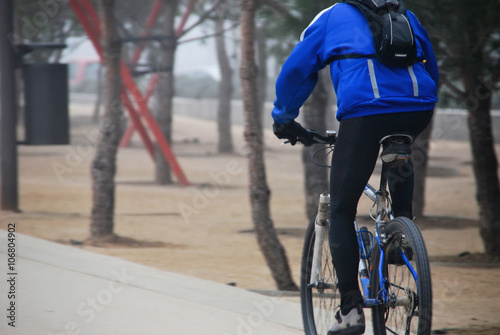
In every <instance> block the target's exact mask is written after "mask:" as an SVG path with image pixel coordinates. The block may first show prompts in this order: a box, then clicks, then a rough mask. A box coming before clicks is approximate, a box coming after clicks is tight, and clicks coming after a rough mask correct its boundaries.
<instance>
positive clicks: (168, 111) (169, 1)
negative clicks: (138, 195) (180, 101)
mask: <svg viewBox="0 0 500 335" xmlns="http://www.w3.org/2000/svg"><path fill="white" fill-rule="evenodd" d="M177 8H178V1H177V0H163V32H162V33H163V35H164V39H163V41H162V42H161V48H160V52H161V60H160V68H159V69H158V70H159V71H160V80H159V82H158V89H157V90H156V93H155V95H156V99H155V101H156V103H157V105H156V106H155V108H154V109H155V117H156V121H157V122H158V125H159V126H160V128H161V131H162V133H163V135H164V136H165V139H166V140H167V141H168V142H169V143H171V142H172V114H173V110H172V109H173V99H174V94H175V88H174V64H175V51H176V50H177V36H176V32H175V16H176V14H177ZM155 162H156V164H155V181H156V183H158V184H160V185H165V184H171V183H172V182H173V180H172V172H171V168H170V165H169V164H168V163H167V161H166V160H165V157H164V156H163V154H162V151H161V150H160V148H159V147H158V145H157V146H156V148H155Z"/></svg>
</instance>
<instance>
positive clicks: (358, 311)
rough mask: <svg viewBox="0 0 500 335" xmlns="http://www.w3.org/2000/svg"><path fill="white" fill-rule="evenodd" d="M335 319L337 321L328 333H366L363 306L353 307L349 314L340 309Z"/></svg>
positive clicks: (331, 334)
mask: <svg viewBox="0 0 500 335" xmlns="http://www.w3.org/2000/svg"><path fill="white" fill-rule="evenodd" d="M335 319H337V321H336V322H335V324H334V325H333V327H332V328H331V329H330V330H329V331H328V335H361V334H364V333H365V313H364V312H363V308H362V307H361V306H358V307H357V308H353V309H351V311H350V312H349V313H347V315H344V314H342V313H341V312H340V311H338V312H337V314H335Z"/></svg>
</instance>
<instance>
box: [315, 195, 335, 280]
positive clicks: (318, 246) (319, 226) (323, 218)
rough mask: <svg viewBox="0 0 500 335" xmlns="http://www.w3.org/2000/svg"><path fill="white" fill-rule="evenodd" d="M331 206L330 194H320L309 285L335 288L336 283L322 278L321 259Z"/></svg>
mask: <svg viewBox="0 0 500 335" xmlns="http://www.w3.org/2000/svg"><path fill="white" fill-rule="evenodd" d="M329 206H330V194H328V193H327V192H324V193H322V194H321V195H320V196H319V204H318V215H317V216H316V224H315V225H314V234H315V238H314V250H313V259H312V266H311V279H310V281H309V286H310V287H316V288H332V289H335V285H336V283H325V282H324V281H323V278H321V275H322V273H321V259H322V257H323V243H324V240H325V235H326V232H327V231H328V212H329ZM327 238H328V237H327ZM320 286H321V287H320Z"/></svg>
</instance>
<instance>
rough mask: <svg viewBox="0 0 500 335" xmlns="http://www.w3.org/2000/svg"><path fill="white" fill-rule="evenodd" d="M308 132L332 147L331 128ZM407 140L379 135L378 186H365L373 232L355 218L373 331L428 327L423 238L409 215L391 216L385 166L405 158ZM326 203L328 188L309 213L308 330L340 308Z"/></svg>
mask: <svg viewBox="0 0 500 335" xmlns="http://www.w3.org/2000/svg"><path fill="white" fill-rule="evenodd" d="M310 132H311V134H313V138H314V142H315V143H321V144H328V145H329V148H331V149H332V150H333V147H334V145H335V140H336V133H335V132H331V131H330V132H327V135H326V136H323V135H320V134H318V133H316V132H312V131H310ZM411 142H412V138H411V137H410V136H408V135H403V134H394V135H390V136H387V137H385V138H384V139H383V140H382V141H381V144H382V148H383V151H382V155H381V158H382V173H381V178H380V187H379V189H378V190H376V189H374V188H373V187H372V186H370V185H369V184H368V185H366V187H365V189H364V192H363V193H364V194H365V195H366V196H368V198H370V199H371V200H372V201H373V203H374V204H373V206H372V209H371V210H370V213H369V214H370V217H371V218H372V219H373V220H374V227H373V233H372V232H371V231H370V230H369V229H367V227H365V226H363V227H359V228H358V224H357V221H356V220H355V221H354V226H355V230H356V234H357V237H358V238H357V240H358V245H359V250H360V257H359V278H360V283H361V285H360V287H362V294H363V302H364V306H363V307H364V308H371V310H372V323H373V330H374V334H376V335H378V334H381V335H384V334H388V333H389V334H406V335H408V334H418V335H428V334H430V333H431V322H432V285H431V275H430V266H429V261H428V256H427V251H426V248H425V243H424V240H423V238H422V235H421V233H420V231H419V229H418V227H417V226H416V225H415V223H414V222H413V221H412V220H410V219H408V218H406V217H396V218H395V217H394V215H393V212H392V209H391V200H390V195H389V192H388V191H387V184H388V169H389V167H391V166H401V165H402V164H404V163H405V162H406V161H407V160H408V159H409V157H410V154H411V149H410V144H411ZM326 149H328V147H326ZM386 149H387V150H386ZM320 150H323V149H320ZM320 150H318V151H317V152H319V151H320ZM317 152H316V153H317ZM384 153H386V154H385V155H384ZM313 161H314V155H313ZM329 203H330V196H329V194H328V193H327V192H325V193H323V194H321V195H320V197H319V204H318V212H317V213H316V214H315V215H314V216H313V217H312V218H311V221H310V223H309V226H308V228H307V231H306V235H305V240H304V246H303V252H302V268H301V278H300V284H301V285H300V297H301V299H300V300H301V308H302V318H303V323H304V330H305V333H306V334H307V335H326V334H327V332H328V330H329V329H330V327H331V326H332V325H333V323H334V315H335V313H336V311H337V310H338V309H339V308H340V295H339V293H338V290H337V278H336V273H335V269H334V266H333V263H332V260H331V254H330V248H329V243H328V230H329V222H328V210H329Z"/></svg>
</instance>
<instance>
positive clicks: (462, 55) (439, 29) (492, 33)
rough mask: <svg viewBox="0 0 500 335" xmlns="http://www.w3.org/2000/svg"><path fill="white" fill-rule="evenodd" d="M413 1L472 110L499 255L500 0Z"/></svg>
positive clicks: (492, 244) (484, 209) (479, 192)
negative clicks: (497, 113)
mask: <svg viewBox="0 0 500 335" xmlns="http://www.w3.org/2000/svg"><path fill="white" fill-rule="evenodd" d="M414 5H415V6H416V7H417V8H416V9H418V11H419V14H420V15H419V17H420V19H421V21H422V22H423V24H424V25H425V27H426V28H427V30H428V32H429V35H430V36H431V38H433V39H434V41H435V43H434V47H435V49H436V54H437V56H438V61H439V64H440V65H441V66H440V71H441V81H442V82H443V85H445V86H446V87H447V88H448V89H449V90H450V91H451V92H453V98H454V100H455V101H458V102H459V104H460V106H461V107H463V108H465V109H467V110H468V118H467V120H468V125H469V135H470V141H471V149H472V158H473V163H472V166H473V170H474V176H475V179H476V199H477V202H478V205H479V221H480V232H481V237H482V238H483V242H484V246H485V250H486V253H487V254H488V255H489V256H490V258H492V259H497V260H498V259H500V206H499V204H500V185H499V176H498V161H497V157H496V153H495V148H494V141H493V134H492V128H491V115H490V109H491V101H492V95H493V92H494V91H495V90H498V84H499V82H500V53H499V50H500V49H499V47H498V46H499V45H500V2H498V1H488V0H477V1H474V2H468V1H453V0H442V1H439V2H437V1H431V0H426V1H420V2H418V4H414ZM478 18H481V19H478Z"/></svg>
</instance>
